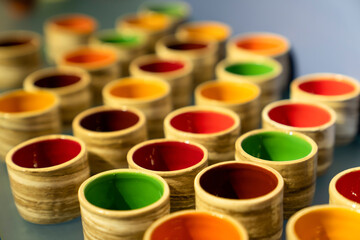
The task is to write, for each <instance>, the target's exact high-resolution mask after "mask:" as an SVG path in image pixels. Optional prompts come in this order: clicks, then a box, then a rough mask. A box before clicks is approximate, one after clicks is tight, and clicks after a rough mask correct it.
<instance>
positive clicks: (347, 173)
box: [329, 167, 360, 212]
mask: <svg viewBox="0 0 360 240" xmlns="http://www.w3.org/2000/svg"><path fill="white" fill-rule="evenodd" d="M329 203H330V204H337V205H342V206H345V207H350V208H353V209H355V210H356V211H358V212H360V167H354V168H350V169H346V170H344V171H342V172H340V173H338V174H336V175H335V177H333V178H332V179H331V181H330V184H329Z"/></svg>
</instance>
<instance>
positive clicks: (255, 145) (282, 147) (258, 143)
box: [241, 132, 312, 161]
mask: <svg viewBox="0 0 360 240" xmlns="http://www.w3.org/2000/svg"><path fill="white" fill-rule="evenodd" d="M241 147H242V148H243V149H244V151H245V152H246V153H248V154H250V155H251V156H253V157H256V158H260V159H263V160H270V161H291V160H297V159H301V158H304V157H306V156H307V155H309V154H310V153H311V150H312V146H311V144H310V143H308V142H307V141H306V140H305V139H303V138H301V137H298V136H296V135H293V134H292V133H283V132H262V133H257V134H254V135H251V136H249V137H247V138H245V139H244V140H243V142H242V143H241Z"/></svg>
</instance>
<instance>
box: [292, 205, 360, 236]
mask: <svg viewBox="0 0 360 240" xmlns="http://www.w3.org/2000/svg"><path fill="white" fill-rule="evenodd" d="M359 222H360V213H357V212H355V211H352V210H350V209H341V208H334V209H332V208H322V209H316V210H314V211H311V212H309V213H307V214H305V215H303V216H301V217H300V218H299V219H298V220H297V221H296V223H295V226H294V227H295V229H294V230H295V234H296V235H297V236H298V238H299V239H300V240H310V239H318V240H331V239H360V231H359Z"/></svg>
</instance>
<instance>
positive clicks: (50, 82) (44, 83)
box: [34, 74, 81, 88]
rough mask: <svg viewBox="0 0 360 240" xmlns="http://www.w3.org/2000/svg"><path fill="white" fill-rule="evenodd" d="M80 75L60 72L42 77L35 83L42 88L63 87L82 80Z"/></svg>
mask: <svg viewBox="0 0 360 240" xmlns="http://www.w3.org/2000/svg"><path fill="white" fill-rule="evenodd" d="M80 79H81V78H80V77H78V76H74V75H66V74H59V75H53V76H48V77H44V78H41V79H39V80H37V81H35V82H34V85H35V86H37V87H41V88H61V87H66V86H70V85H72V84H75V83H77V82H79V81H80Z"/></svg>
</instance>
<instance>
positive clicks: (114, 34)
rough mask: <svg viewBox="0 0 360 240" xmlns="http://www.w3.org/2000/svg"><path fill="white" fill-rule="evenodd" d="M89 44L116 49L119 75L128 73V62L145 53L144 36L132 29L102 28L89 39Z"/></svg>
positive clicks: (145, 40) (145, 39)
mask: <svg viewBox="0 0 360 240" xmlns="http://www.w3.org/2000/svg"><path fill="white" fill-rule="evenodd" d="M90 44H91V45H107V46H111V47H113V48H115V49H116V51H117V52H118V56H119V68H120V74H121V76H124V77H125V76H128V75H129V65H130V62H131V61H132V60H133V59H134V58H137V57H139V56H141V55H144V54H145V53H146V44H147V38H146V36H145V35H144V34H143V33H141V32H139V31H134V30H115V29H107V30H102V31H99V32H97V33H95V34H94V35H93V37H92V38H91V39H90Z"/></svg>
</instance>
